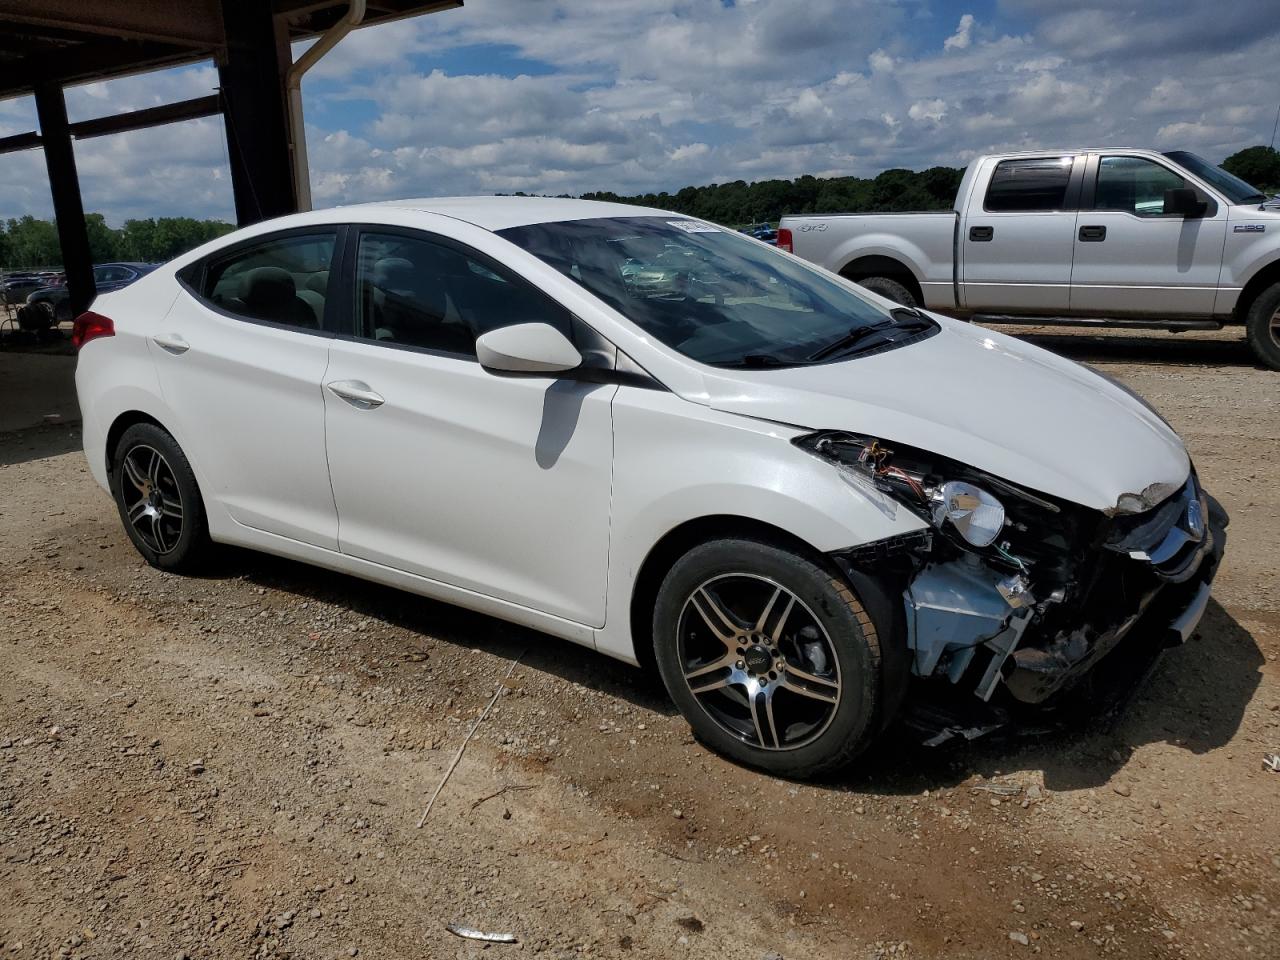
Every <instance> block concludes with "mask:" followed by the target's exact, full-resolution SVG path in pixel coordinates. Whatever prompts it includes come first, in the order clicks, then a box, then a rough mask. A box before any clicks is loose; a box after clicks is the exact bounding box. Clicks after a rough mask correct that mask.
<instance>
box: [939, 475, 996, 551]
mask: <svg viewBox="0 0 1280 960" xmlns="http://www.w3.org/2000/svg"><path fill="white" fill-rule="evenodd" d="M933 500H934V504H935V506H934V509H933V522H934V524H935V525H936V526H939V527H940V526H942V524H943V523H945V522H948V521H950V523H951V525H952V526H953V527H955V529H956V533H958V534H960V536H962V537H964V539H965V541H966V542H967V543H971V544H973V545H974V546H975V547H989V546H990V545H991V544H992V543H994V542H995V539H996V537H998V536H1000V532H1001V531H1002V530H1003V529H1004V504H1002V503H1001V502H1000V501H999V500H997V499H996V498H995V497H994V496H992V495H991V494H989V493H987V491H985V490H983V489H982V488H981V487H978V486H974V485H973V484H972V483H966V482H965V481H963V480H948V481H947V482H946V483H944V484H943V485H942V486H941V487H939V488H938V490H937V492H936V493H935V494H934V495H933Z"/></svg>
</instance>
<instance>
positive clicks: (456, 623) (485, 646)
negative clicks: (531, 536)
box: [205, 547, 677, 716]
mask: <svg viewBox="0 0 1280 960" xmlns="http://www.w3.org/2000/svg"><path fill="white" fill-rule="evenodd" d="M222 550H223V557H222V558H221V559H220V561H219V562H217V563H215V564H214V565H213V566H212V567H211V569H210V570H209V571H208V572H207V573H206V574H205V576H206V577H208V578H210V579H233V578H241V579H244V580H246V581H248V582H250V583H252V584H254V585H256V586H260V587H270V588H271V589H274V590H283V591H285V592H286V593H291V594H294V595H295V596H297V597H300V598H302V599H305V600H311V601H322V602H325V603H330V604H334V605H336V606H340V607H345V608H347V609H349V610H351V611H353V612H354V613H357V614H359V615H361V616H363V617H366V618H368V619H370V620H375V621H380V622H382V623H384V624H386V625H387V626H392V627H399V628H402V629H404V630H408V631H411V632H413V633H418V634H422V635H423V636H426V637H430V638H432V639H433V640H437V641H439V642H442V643H448V644H451V645H452V646H455V647H459V648H463V649H466V650H483V651H484V652H486V653H489V654H492V655H493V656H496V657H502V658H504V659H514V658H515V657H517V656H519V657H520V658H521V659H520V663H521V664H522V665H524V666H527V667H530V668H532V669H534V670H538V671H540V672H542V673H546V674H550V675H553V676H556V677H559V678H561V679H562V680H566V681H568V682H570V683H576V684H581V685H583V686H586V687H591V688H592V689H594V690H598V691H600V692H602V693H607V694H609V695H610V696H616V697H619V698H620V699H623V700H626V701H628V702H630V703H631V704H633V705H634V706H636V707H639V708H641V709H644V710H648V711H652V712H654V713H658V714H662V715H665V716H675V715H676V713H677V711H676V708H675V706H674V704H672V703H671V701H670V700H669V699H668V698H667V695H666V691H665V690H664V689H663V687H662V683H661V681H660V680H659V679H658V678H657V677H656V676H650V675H649V674H646V673H645V672H644V671H642V670H640V669H639V668H637V667H633V666H631V665H630V664H626V663H623V662H622V661H620V660H615V659H614V658H612V657H608V656H605V655H604V654H601V653H597V652H596V651H595V650H592V649H590V648H588V647H583V646H580V645H579V644H575V643H572V642H571V641H568V640H564V639H561V638H560V637H555V636H552V635H550V634H546V633H542V632H541V631H538V630H534V629H531V628H529V627H523V626H520V625H519V624H513V623H509V622H507V621H505V620H499V619H498V618H496V617H491V616H488V615H486V614H483V613H476V612H474V611H472V610H467V609H465V608H463V607H459V606H455V605H453V604H450V603H444V602H442V601H438V600H432V599H430V598H428V597H422V596H419V595H417V594H414V593H408V592H406V591H404V590H399V589H396V588H395V587H387V586H383V585H382V584H377V583H373V582H371V581H368V580H362V579H360V578H358V577H352V576H348V575H346V574H342V573H336V572H333V571H329V570H323V569H321V568H319V567H313V566H310V565H308V564H304V563H301V562H298V561H294V560H287V559H284V558H279V557H273V556H269V555H267V554H263V553H257V552H255V551H251V550H241V549H239V548H234V547H224V548H222Z"/></svg>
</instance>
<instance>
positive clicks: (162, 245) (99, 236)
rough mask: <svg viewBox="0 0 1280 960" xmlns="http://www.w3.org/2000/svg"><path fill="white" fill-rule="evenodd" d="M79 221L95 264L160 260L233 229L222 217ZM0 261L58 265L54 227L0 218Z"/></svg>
mask: <svg viewBox="0 0 1280 960" xmlns="http://www.w3.org/2000/svg"><path fill="white" fill-rule="evenodd" d="M84 221H85V227H86V228H87V230H88V233H89V252H90V254H92V256H93V262H94V263H107V262H109V261H112V260H131V261H137V262H140V263H163V262H164V261H166V260H172V259H173V258H174V257H176V256H178V254H180V253H186V252H187V251H188V250H190V249H192V248H193V247H198V246H200V244H202V243H206V242H208V241H209V240H212V239H214V238H215V237H220V236H222V235H223V234H226V233H230V232H231V231H232V230H234V229H235V227H234V226H233V225H231V224H229V223H224V222H223V221H221V220H195V219H193V218H191V217H158V218H148V219H146V220H126V221H125V222H124V226H122V227H110V226H108V225H107V221H106V219H105V218H104V217H103V216H102V214H100V213H90V214H87V215H86V216H85V218H84ZM0 266H3V267H5V268H6V269H9V270H31V269H35V268H38V267H60V266H62V249H61V248H60V247H59V245H58V231H57V228H56V227H55V226H54V225H53V223H51V222H50V221H48V220H39V219H37V218H35V217H32V216H30V215H28V216H24V217H17V218H10V219H9V220H7V221H3V222H0Z"/></svg>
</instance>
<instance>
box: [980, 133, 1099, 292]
mask: <svg viewBox="0 0 1280 960" xmlns="http://www.w3.org/2000/svg"><path fill="white" fill-rule="evenodd" d="M1083 176H1084V157H1083V156H1080V157H1077V156H1074V155H1072V154H1064V155H1061V156H1050V157H1025V158H1024V157H1019V158H1016V159H1011V160H1001V161H999V162H998V163H995V164H993V165H992V166H991V168H990V169H986V170H982V171H979V173H978V177H977V179H976V181H975V183H974V190H973V192H972V194H971V195H970V197H969V200H968V206H967V209H966V210H965V219H964V222H963V223H962V224H961V232H960V238H959V241H960V277H961V280H962V283H961V297H962V303H963V304H964V306H965V307H966V308H967V309H969V310H973V311H974V312H976V313H1010V314H1061V313H1065V312H1066V311H1067V306H1068V304H1069V302H1070V299H1071V253H1072V247H1073V245H1074V242H1075V229H1076V205H1077V202H1078V199H1079V195H1080V182H1081V180H1082V179H1083Z"/></svg>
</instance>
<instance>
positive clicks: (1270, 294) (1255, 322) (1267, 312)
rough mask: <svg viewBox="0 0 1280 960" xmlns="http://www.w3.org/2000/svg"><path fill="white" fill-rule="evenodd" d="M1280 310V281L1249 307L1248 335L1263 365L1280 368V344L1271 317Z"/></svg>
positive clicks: (1275, 368) (1255, 353)
mask: <svg viewBox="0 0 1280 960" xmlns="http://www.w3.org/2000/svg"><path fill="white" fill-rule="evenodd" d="M1277 310H1280V283H1276V284H1272V285H1271V286H1270V287H1268V288H1267V289H1266V290H1263V291H1262V293H1260V294H1259V295H1258V298H1257V299H1256V300H1254V301H1253V305H1252V306H1250V308H1249V316H1248V318H1247V320H1246V323H1247V330H1246V333H1247V336H1248V338H1249V346H1250V347H1251V348H1252V350H1253V353H1254V356H1256V357H1257V358H1258V359H1259V360H1260V361H1261V362H1262V364H1263V366H1265V367H1267V368H1269V369H1271V370H1280V344H1278V343H1276V341H1275V338H1274V337H1273V336H1272V334H1271V318H1272V317H1274V316H1275V313H1276V311H1277Z"/></svg>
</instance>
